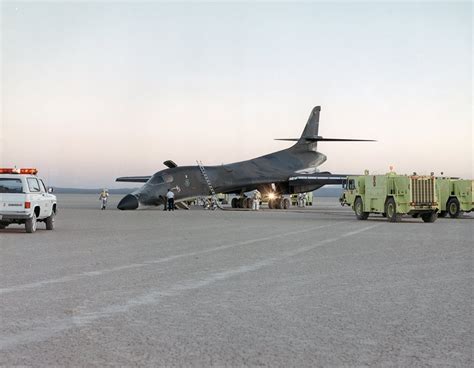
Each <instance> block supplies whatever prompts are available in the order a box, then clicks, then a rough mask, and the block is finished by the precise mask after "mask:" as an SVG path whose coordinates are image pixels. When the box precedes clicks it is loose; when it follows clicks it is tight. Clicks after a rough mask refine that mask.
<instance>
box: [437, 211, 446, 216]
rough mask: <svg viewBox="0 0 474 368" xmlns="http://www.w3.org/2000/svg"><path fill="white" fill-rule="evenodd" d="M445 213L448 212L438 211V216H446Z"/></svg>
mask: <svg viewBox="0 0 474 368" xmlns="http://www.w3.org/2000/svg"><path fill="white" fill-rule="evenodd" d="M447 214H448V212H446V211H441V212H440V213H438V217H446V215H447Z"/></svg>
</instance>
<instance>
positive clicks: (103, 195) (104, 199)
mask: <svg viewBox="0 0 474 368" xmlns="http://www.w3.org/2000/svg"><path fill="white" fill-rule="evenodd" d="M108 198H109V191H108V190H107V189H106V188H104V190H102V192H100V194H99V200H100V201H101V208H100V209H101V210H105V208H106V207H107V199H108Z"/></svg>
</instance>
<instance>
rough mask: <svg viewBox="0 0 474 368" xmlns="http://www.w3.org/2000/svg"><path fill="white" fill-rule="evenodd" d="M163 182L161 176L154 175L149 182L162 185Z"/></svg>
mask: <svg viewBox="0 0 474 368" xmlns="http://www.w3.org/2000/svg"><path fill="white" fill-rule="evenodd" d="M164 182H165V181H164V180H163V177H162V176H161V175H154V176H153V177H152V178H151V180H150V183H151V184H163V183H164Z"/></svg>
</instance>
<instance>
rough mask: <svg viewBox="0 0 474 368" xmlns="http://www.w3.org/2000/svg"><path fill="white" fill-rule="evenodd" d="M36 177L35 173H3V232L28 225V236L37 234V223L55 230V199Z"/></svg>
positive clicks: (0, 204)
mask: <svg viewBox="0 0 474 368" xmlns="http://www.w3.org/2000/svg"><path fill="white" fill-rule="evenodd" d="M36 173H37V170H36V169H21V170H17V169H0V229H4V228H6V227H7V226H8V225H10V224H25V228H26V232H27V233H34V232H35V231H36V227H37V224H38V222H44V223H45V224H46V229H47V230H53V229H54V218H55V216H56V211H57V208H56V196H54V195H53V194H51V193H52V188H49V190H48V189H46V186H45V185H44V182H43V180H41V179H40V178H38V177H37V176H36Z"/></svg>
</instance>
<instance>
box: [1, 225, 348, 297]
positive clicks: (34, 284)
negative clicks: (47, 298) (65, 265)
mask: <svg viewBox="0 0 474 368" xmlns="http://www.w3.org/2000/svg"><path fill="white" fill-rule="evenodd" d="M342 223H344V222H338V223H332V224H327V225H321V226H316V227H311V228H307V229H303V230H296V231H290V232H285V233H281V234H277V235H272V236H267V237H263V238H258V239H250V240H244V241H241V242H237V243H232V244H228V245H221V246H217V247H214V248H209V249H203V250H199V251H195V252H189V253H183V254H176V255H174V256H169V257H164V258H159V259H155V260H150V261H145V262H141V263H133V264H129V265H123V266H117V267H111V268H105V269H102V270H96V271H88V272H81V273H77V274H73V275H68V276H63V277H59V278H56V279H49V280H42V281H37V282H32V283H29V284H23V285H16V286H10V287H6V288H1V289H0V295H2V294H9V293H14V292H20V291H25V290H31V289H37V288H41V287H44V286H48V285H53V284H61V283H66V282H73V281H77V280H80V279H83V278H87V277H96V276H101V275H105V274H108V273H112V272H118V271H124V270H131V269H134V268H142V267H146V266H150V265H155V264H160V263H166V262H171V261H174V260H177V259H180V258H185V257H193V256H198V255H202V254H207V253H212V252H218V251H221V250H225V249H229V248H234V247H238V246H244V245H250V244H255V243H259V242H262V241H267V240H274V239H278V238H283V237H286V236H291V235H296V234H303V233H307V232H310V231H313V230H319V229H322V228H326V227H330V226H336V225H340V224H342Z"/></svg>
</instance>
